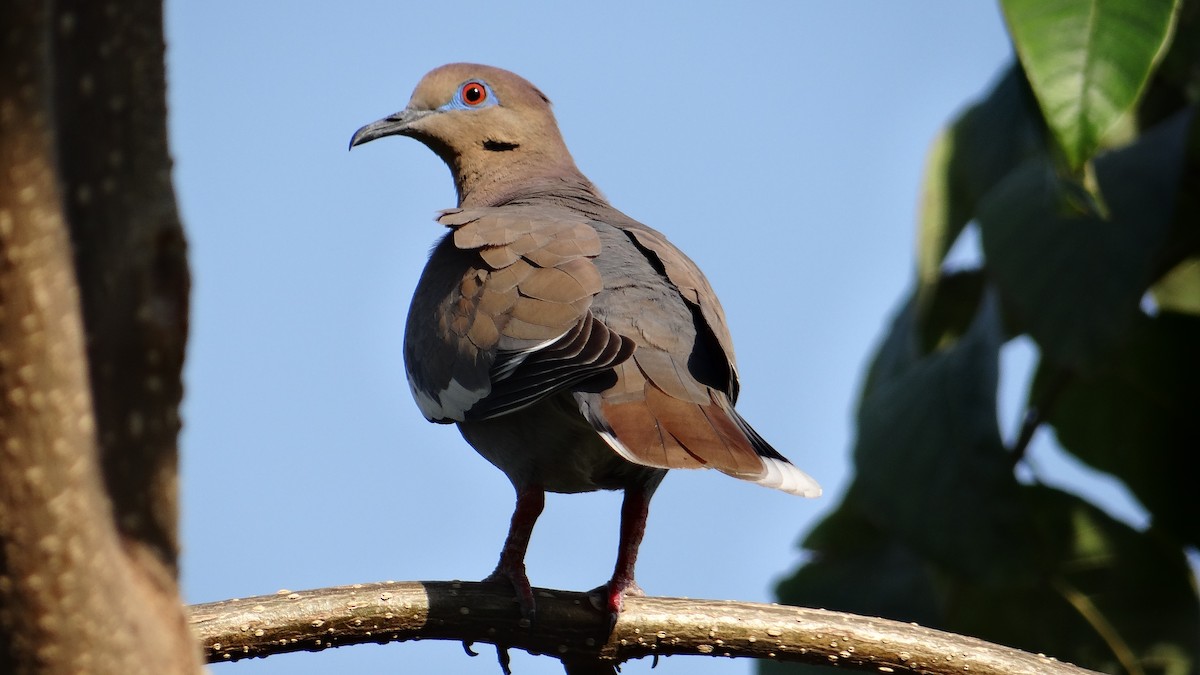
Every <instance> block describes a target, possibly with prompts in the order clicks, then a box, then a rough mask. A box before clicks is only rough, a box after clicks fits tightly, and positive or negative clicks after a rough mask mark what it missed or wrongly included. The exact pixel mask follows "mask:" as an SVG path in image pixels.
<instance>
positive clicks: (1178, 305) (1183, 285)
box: [1150, 256, 1200, 315]
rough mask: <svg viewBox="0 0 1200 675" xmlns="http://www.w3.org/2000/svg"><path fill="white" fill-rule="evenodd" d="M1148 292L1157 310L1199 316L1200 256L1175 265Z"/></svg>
mask: <svg viewBox="0 0 1200 675" xmlns="http://www.w3.org/2000/svg"><path fill="white" fill-rule="evenodd" d="M1150 291H1151V293H1153V294H1154V302H1155V303H1156V304H1157V305H1158V307H1159V309H1162V310H1170V311H1174V312H1186V313H1188V314H1195V315H1200V256H1193V257H1191V258H1188V259H1186V260H1184V261H1183V262H1181V263H1179V264H1178V265H1176V266H1175V268H1174V269H1172V270H1171V271H1170V272H1168V273H1167V274H1166V276H1164V277H1163V278H1162V279H1161V280H1159V282H1158V283H1157V284H1155V285H1154V287H1153V288H1151V289H1150Z"/></svg>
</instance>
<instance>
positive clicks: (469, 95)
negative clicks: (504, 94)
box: [438, 80, 500, 110]
mask: <svg viewBox="0 0 1200 675" xmlns="http://www.w3.org/2000/svg"><path fill="white" fill-rule="evenodd" d="M494 105H500V100H499V99H497V98H496V92H494V91H492V88H491V87H489V86H488V83H487V82H484V81H483V80H467V81H466V82H463V83H462V84H460V85H458V89H456V90H455V91H454V98H452V99H450V101H449V102H448V103H446V104H445V105H443V106H442V107H441V108H438V110H478V109H480V108H488V107H491V106H494Z"/></svg>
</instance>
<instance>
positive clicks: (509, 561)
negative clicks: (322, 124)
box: [350, 63, 820, 620]
mask: <svg viewBox="0 0 1200 675" xmlns="http://www.w3.org/2000/svg"><path fill="white" fill-rule="evenodd" d="M388 135H403V136H410V137H412V138H416V139H417V140H419V141H421V142H423V143H424V144H425V145H427V146H429V147H430V148H431V149H432V150H433V151H434V152H436V153H437V154H438V155H439V156H440V157H441V158H442V159H443V160H444V161H445V162H446V164H447V166H449V167H450V171H451V173H452V174H453V176H454V184H455V188H456V189H457V191H458V202H459V208H457V209H451V210H448V211H445V212H443V213H442V214H441V216H440V217H439V218H438V222H439V223H441V224H442V225H444V226H446V227H448V228H450V232H449V233H448V234H447V235H446V236H445V237H444V238H443V239H442V240H441V241H440V242H439V243H438V245H437V246H436V247H435V248H434V250H433V253H432V254H431V255H430V258H429V262H428V264H427V265H426V267H425V271H424V273H423V274H422V277H421V281H420V283H419V285H418V286H417V290H416V293H415V294H414V296H413V301H412V306H411V307H410V309H409V315H408V323H407V327H406V331H405V343H404V356H405V363H406V368H407V372H408V378H409V385H410V387H411V388H412V392H413V397H414V398H415V399H416V401H417V405H418V406H419V407H420V408H421V411H422V413H424V414H425V416H426V417H427V418H428V419H430V420H431V421H434V422H442V423H449V422H454V423H457V424H458V427H459V429H460V430H461V432H462V434H463V437H464V438H466V440H467V441H468V442H469V443H470V444H471V445H472V446H474V447H475V449H476V450H477V451H478V452H479V453H480V454H482V455H483V456H484V457H485V458H487V459H488V460H489V461H491V462H492V463H493V464H495V465H496V466H497V467H499V468H500V469H501V470H503V471H504V472H505V473H506V474H507V475H508V477H509V479H510V480H511V481H512V483H513V485H514V487H515V488H516V490H517V508H516V511H515V513H514V514H513V522H512V528H511V529H510V531H509V536H508V539H507V541H506V542H505V546H504V550H503V551H502V553H501V556H500V562H499V564H498V565H497V567H496V571H495V572H494V573H493V574H492V576H491V577H489V578H492V579H497V580H508V581H509V582H511V583H512V585H513V586H514V587H515V589H516V591H517V595H518V599H519V601H520V603H521V606H522V609H523V610H524V611H525V613H526V614H527V615H530V614H532V612H533V609H534V607H533V595H532V592H531V589H530V586H529V581H528V579H527V578H526V576H525V568H524V556H525V550H526V547H527V545H528V543H529V536H530V533H531V532H532V529H533V525H534V522H535V520H536V519H537V516H538V514H540V512H541V509H542V504H543V495H544V492H545V491H547V490H548V491H553V492H584V491H590V490H597V489H619V490H624V491H625V502H624V504H623V506H622V524H621V543H620V548H619V551H618V556H617V565H616V568H615V570H614V573H613V578H612V579H611V580H610V581H609V582H608V584H607V585H606V586H605V590H606V592H605V604H606V605H607V609H608V610H609V612H610V613H611V616H612V618H613V620H615V618H616V614H617V613H618V612H619V611H620V608H621V602H622V597H623V596H624V595H625V594H627V593H631V592H636V591H637V586H636V584H634V581H633V569H634V563H635V561H636V557H637V548H638V544H639V543H640V541H641V537H642V532H643V530H644V527H645V518H646V512H647V506H648V503H649V499H650V496H651V495H652V494H653V493H654V490H655V489H656V488H657V487H658V484H659V482H660V481H661V480H662V477H663V475H664V473H665V470H666V469H679V468H701V467H707V468H713V469H717V470H719V471H721V472H724V473H727V474H729V475H731V476H735V477H737V478H742V479H745V480H749V481H753V482H757V483H759V484H762V485H766V486H768V487H773V488H777V489H780V490H784V491H786V492H790V493H793V494H798V495H803V496H807V497H815V496H817V495H819V494H820V488H819V487H818V486H817V484H816V482H815V481H813V480H812V479H811V478H809V477H808V476H807V475H805V474H804V473H803V472H801V471H800V470H799V469H797V468H796V467H794V466H793V465H792V464H791V463H790V462H789V461H788V460H787V459H785V458H784V457H783V456H782V455H780V454H779V453H778V452H776V451H775V450H774V449H773V448H772V447H771V446H770V445H769V444H768V443H767V442H766V441H764V440H763V439H762V437H761V436H759V435H758V434H757V433H756V432H755V431H754V429H752V428H751V427H750V425H749V424H748V423H746V421H745V420H743V419H742V418H741V416H740V415H738V413H737V411H736V410H734V407H733V406H734V402H735V401H736V400H737V394H738V378H737V369H736V366H735V362H734V356H733V341H732V339H731V337H730V335H729V329H728V327H727V326H726V322H725V314H724V312H723V311H722V309H721V305H720V303H719V302H718V301H717V296H716V294H715V293H714V292H713V289H712V287H711V286H710V285H709V283H708V280H707V279H705V278H704V275H703V274H702V273H701V272H700V270H699V268H698V267H696V264H695V263H693V262H692V261H691V260H690V259H689V258H688V257H687V256H686V255H684V254H683V253H682V252H681V251H679V250H678V249H676V248H675V247H674V246H672V245H671V244H670V242H668V241H667V239H666V237H664V236H663V235H662V234H661V233H659V232H657V231H655V230H652V229H650V228H648V227H646V226H645V225H642V224H641V223H639V222H637V221H635V220H633V219H631V218H629V217H628V216H626V215H625V214H623V213H621V212H620V211H618V210H616V209H615V208H613V207H612V206H611V205H609V204H608V202H607V201H606V200H605V199H604V197H603V196H601V194H600V193H599V191H598V190H596V188H595V187H593V186H592V184H591V182H589V181H588V179H587V178H585V177H584V176H583V174H581V173H580V172H579V170H578V169H577V168H576V167H575V162H574V160H572V158H571V155H570V153H569V152H568V151H567V148H566V145H565V144H564V143H563V140H562V136H561V135H560V134H559V131H558V126H557V124H556V123H555V120H554V116H553V114H552V113H551V111H550V102H549V100H548V99H547V98H546V96H545V95H544V94H542V93H541V92H540V91H538V89H537V88H536V87H534V86H533V85H532V84H530V83H528V82H526V81H525V80H523V79H521V78H520V77H518V76H516V75H514V74H513V73H510V72H507V71H504V70H500V69H498V68H492V67H488V66H481V65H475V64H465V63H457V64H451V65H447V66H442V67H441V68H438V69H436V70H434V71H432V72H430V73H429V74H428V75H426V76H425V78H424V79H423V80H422V81H421V82H420V84H419V85H418V86H417V89H416V91H415V92H414V93H413V96H412V99H411V100H410V101H409V104H408V107H406V108H405V109H404V110H402V111H400V112H398V113H396V114H395V115H391V116H389V117H386V118H384V119H382V120H379V121H378V122H374V123H372V124H368V125H367V126H365V127H363V128H361V129H359V130H358V131H357V132H356V133H355V134H354V137H353V138H352V139H351V142H350V145H351V146H352V147H353V146H355V145H359V144H362V143H366V142H368V141H371V140H374V139H376V138H380V137H382V136H388Z"/></svg>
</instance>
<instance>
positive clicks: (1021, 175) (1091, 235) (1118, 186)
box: [979, 111, 1191, 369]
mask: <svg viewBox="0 0 1200 675" xmlns="http://www.w3.org/2000/svg"><path fill="white" fill-rule="evenodd" d="M1190 113H1191V111H1188V112H1187V113H1186V114H1178V115H1176V116H1175V117H1172V118H1171V119H1169V120H1168V121H1167V122H1164V123H1163V124H1160V125H1158V126H1157V127H1155V128H1154V129H1152V130H1150V131H1148V132H1147V133H1146V134H1145V135H1143V136H1142V138H1141V139H1139V140H1138V142H1136V143H1134V144H1132V145H1129V146H1127V147H1125V148H1122V149H1120V150H1116V151H1113V152H1110V153H1107V154H1105V155H1103V156H1102V157H1100V158H1099V159H1098V160H1097V161H1096V163H1095V167H1096V179H1097V182H1098V185H1099V188H1100V193H1101V194H1102V195H1103V198H1104V200H1105V202H1106V205H1105V209H1106V211H1107V214H1102V213H1101V212H1100V209H1099V208H1098V207H1095V206H1094V205H1092V204H1090V203H1089V202H1088V197H1087V196H1086V194H1085V193H1084V192H1083V191H1082V190H1081V189H1079V188H1077V187H1075V186H1073V185H1072V184H1070V183H1068V182H1065V181H1063V180H1061V179H1060V178H1059V177H1058V176H1057V175H1056V174H1055V172H1054V170H1053V168H1052V167H1051V166H1049V165H1048V164H1047V163H1046V162H1041V161H1036V160H1033V161H1029V162H1027V163H1026V164H1025V165H1023V166H1022V167H1021V168H1020V169H1018V170H1016V171H1014V172H1013V173H1011V174H1009V176H1008V177H1007V178H1006V179H1005V180H1003V181H1002V182H1001V183H1000V184H999V185H998V186H996V188H995V189H993V190H992V191H991V192H989V193H988V194H987V195H986V196H985V197H984V199H983V200H982V201H981V202H980V205H979V222H980V225H981V230H982V234H983V237H982V239H983V250H984V256H985V258H986V259H987V266H988V270H989V272H990V273H991V276H992V278H993V279H994V280H995V282H996V284H997V286H999V288H1000V291H1001V295H1002V297H1003V298H1004V301H1005V306H1006V308H1007V309H1009V310H1010V311H1011V312H1012V314H1013V315H1014V316H1016V318H1017V320H1018V321H1019V322H1020V324H1021V325H1022V327H1023V328H1024V329H1025V330H1027V331H1028V332H1029V334H1030V335H1031V336H1032V337H1033V338H1034V339H1035V340H1037V342H1038V345H1039V346H1040V347H1041V348H1042V352H1043V355H1044V357H1045V358H1046V359H1047V360H1049V361H1051V362H1052V363H1054V364H1055V365H1059V366H1065V367H1068V368H1071V369H1084V368H1087V367H1090V366H1091V365H1092V364H1094V363H1095V362H1096V361H1097V360H1098V359H1101V358H1103V356H1104V355H1105V354H1107V353H1109V352H1110V351H1111V350H1112V349H1114V348H1115V347H1116V346H1117V345H1118V344H1119V343H1120V341H1121V340H1122V339H1123V338H1124V337H1125V335H1126V333H1127V332H1128V330H1129V327H1130V325H1131V324H1132V322H1133V319H1134V317H1135V316H1136V315H1137V313H1138V304H1139V302H1140V301H1141V298H1142V295H1143V294H1144V293H1145V291H1146V289H1147V287H1148V286H1149V284H1150V282H1151V281H1152V280H1153V276H1154V266H1155V262H1156V259H1157V257H1158V255H1159V253H1160V251H1161V249H1162V248H1163V246H1164V243H1165V242H1166V240H1167V236H1168V232H1169V226H1170V223H1171V218H1172V213H1173V208H1174V204H1175V200H1176V194H1177V192H1178V190H1179V175H1180V167H1181V166H1182V162H1183V149H1184V147H1185V143H1186V138H1187V132H1188V128H1189V123H1190V116H1191V115H1190Z"/></svg>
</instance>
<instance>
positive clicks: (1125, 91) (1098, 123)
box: [1001, 0, 1178, 172]
mask: <svg viewBox="0 0 1200 675" xmlns="http://www.w3.org/2000/svg"><path fill="white" fill-rule="evenodd" d="M1001 4H1002V6H1003V8H1004V16H1005V19H1006V21H1007V22H1008V30H1009V33H1010V34H1011V35H1012V38H1013V45H1014V47H1015V48H1016V51H1017V55H1018V57H1020V59H1021V63H1022V64H1023V65H1024V66H1025V72H1026V73H1027V74H1028V76H1029V82H1030V84H1031V85H1032V87H1033V91H1034V93H1035V94H1036V95H1037V99H1038V102H1039V104H1040V105H1041V108H1042V114H1043V115H1044V116H1045V119H1046V122H1047V124H1049V126H1050V128H1051V129H1052V130H1053V132H1054V136H1055V138H1057V139H1058V144H1059V146H1060V147H1061V148H1062V150H1063V153H1064V155H1065V157H1066V160H1067V163H1068V164H1069V166H1070V167H1071V169H1072V171H1075V172H1078V171H1079V170H1080V169H1081V168H1082V167H1083V165H1084V163H1085V162H1087V160H1088V159H1089V158H1091V157H1092V155H1094V154H1095V153H1096V151H1097V150H1098V149H1099V148H1100V144H1101V143H1102V142H1103V140H1104V136H1105V134H1106V132H1108V131H1109V130H1110V129H1112V128H1113V127H1114V126H1115V125H1116V124H1117V123H1118V122H1119V121H1120V120H1121V118H1122V117H1124V116H1126V115H1128V114H1129V113H1130V112H1131V111H1132V110H1133V109H1134V107H1135V106H1136V105H1137V103H1138V99H1139V97H1140V96H1141V93H1142V90H1143V89H1144V88H1145V86H1146V83H1147V81H1148V80H1149V79H1150V74H1151V72H1153V70H1154V66H1155V65H1156V64H1157V62H1158V61H1159V59H1160V58H1161V57H1162V55H1163V53H1164V52H1165V47H1166V45H1167V44H1168V42H1169V38H1170V35H1171V29H1172V24H1173V23H1174V18H1175V13H1176V11H1177V8H1178V2H1177V1H1176V0H1002V1H1001Z"/></svg>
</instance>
